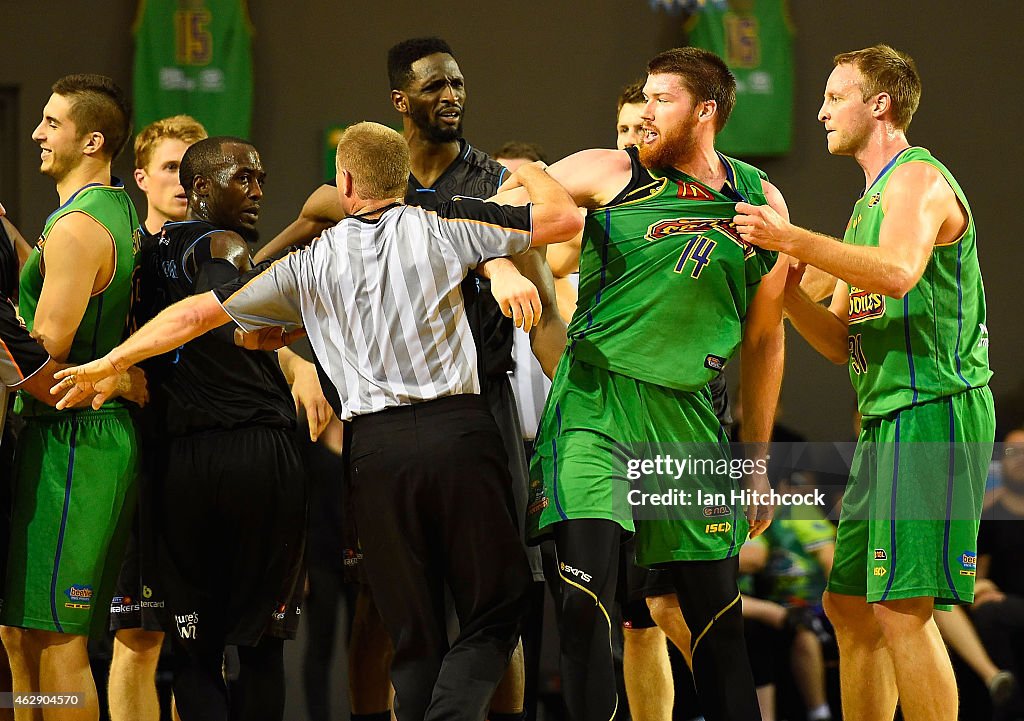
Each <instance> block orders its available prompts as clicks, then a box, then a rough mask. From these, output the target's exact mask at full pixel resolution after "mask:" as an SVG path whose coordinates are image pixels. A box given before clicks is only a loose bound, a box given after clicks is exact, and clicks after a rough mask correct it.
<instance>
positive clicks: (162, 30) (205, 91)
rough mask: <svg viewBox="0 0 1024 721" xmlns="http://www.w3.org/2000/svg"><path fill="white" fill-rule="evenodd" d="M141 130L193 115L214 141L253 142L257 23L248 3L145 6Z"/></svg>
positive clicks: (178, 0)
mask: <svg viewBox="0 0 1024 721" xmlns="http://www.w3.org/2000/svg"><path fill="white" fill-rule="evenodd" d="M134 33H135V70H134V76H133V89H134V98H133V102H134V105H135V126H136V127H137V128H142V127H144V126H145V125H147V124H149V123H151V122H153V121H154V120H159V119H160V118H166V117H167V116H169V115H177V114H179V113H188V114H189V115H192V116H193V117H195V118H196V119H197V120H198V121H199V122H201V123H202V124H203V125H205V126H206V129H207V131H209V133H210V135H235V136H238V137H241V138H248V137H249V131H250V127H251V123H252V100H253V76H252V34H253V28H252V22H251V21H250V19H249V10H248V7H247V4H246V0H139V11H138V15H137V17H136V20H135V27H134Z"/></svg>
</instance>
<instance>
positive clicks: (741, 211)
mask: <svg viewBox="0 0 1024 721" xmlns="http://www.w3.org/2000/svg"><path fill="white" fill-rule="evenodd" d="M732 222H733V224H734V225H735V226H736V230H737V231H739V234H740V237H741V238H743V240H745V241H747V242H748V243H752V244H754V245H756V246H757V247H759V248H764V249H765V250H778V251H781V252H783V253H785V252H788V248H789V231H790V229H791V228H792V226H791V225H790V224H789V223H788V222H787V221H786V220H785V219H784V218H783V217H782V216H781V215H779V214H778V213H777V212H776V211H775V209H774V208H772V207H771V206H770V205H751V204H750V203H737V204H736V215H735V217H733V219H732Z"/></svg>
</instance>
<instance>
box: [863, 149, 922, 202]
mask: <svg viewBox="0 0 1024 721" xmlns="http://www.w3.org/2000/svg"><path fill="white" fill-rule="evenodd" d="M913 148H914V146H913V145H912V146H910V147H909V148H904V149H903V150H901V151H900V152H898V153H896V155H894V156H892V160H890V161H889V162H888V163H886V164H885V167H884V168H882V169H881V170H880V171H878V175H876V176H875V179H874V180H872V181H871V185H869V186H868V187H866V188H864V191H863V192H862V193H861V194H860V197H862V198H863V197H864V196H865V195H867V193H868V191H869V190H871V188H873V187H874V185H875V183H877V182H878V180H879V179H880V178H881V177H882V176H883V175H885V174H886V173H888V172H889V171H890V170H892V166H894V165H896V161H897V160H899V159H900V156H901V155H903V154H904V153H905V152H907V151H908V150H913Z"/></svg>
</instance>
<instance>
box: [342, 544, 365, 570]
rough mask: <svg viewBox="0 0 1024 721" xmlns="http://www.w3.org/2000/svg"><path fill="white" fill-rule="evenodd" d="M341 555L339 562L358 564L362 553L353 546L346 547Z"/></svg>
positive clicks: (345, 564)
mask: <svg viewBox="0 0 1024 721" xmlns="http://www.w3.org/2000/svg"><path fill="white" fill-rule="evenodd" d="M341 555H342V560H341V564H342V565H343V566H349V567H352V566H358V565H359V562H360V561H361V560H363V554H361V553H359V551H357V550H355V549H354V548H346V549H345V550H344V551H342V552H341Z"/></svg>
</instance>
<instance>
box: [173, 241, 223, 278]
mask: <svg viewBox="0 0 1024 721" xmlns="http://www.w3.org/2000/svg"><path fill="white" fill-rule="evenodd" d="M220 232H221V229H220V228H214V229H213V230H209V231H207V232H205V233H203V234H202V235H200V236H199V237H198V238H196V239H195V240H194V241H192V245H190V246H189V247H187V248H185V252H184V253H182V254H181V258H179V259H178V260H179V262H180V263H181V272H182V273H183V274H184V275H185V277H186V278H188V282H189V283H193V284H195V281H194V280H192V277H191V276H190V275H189V274H188V269H187V268H186V267H185V258H187V257H188V254H189V253H191V252H192V249H193V248H195V247H196V244H197V243H198V242H199V241H200V240H202V239H203V238H206V237H209V236H211V235H213V234H214V233H220Z"/></svg>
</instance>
